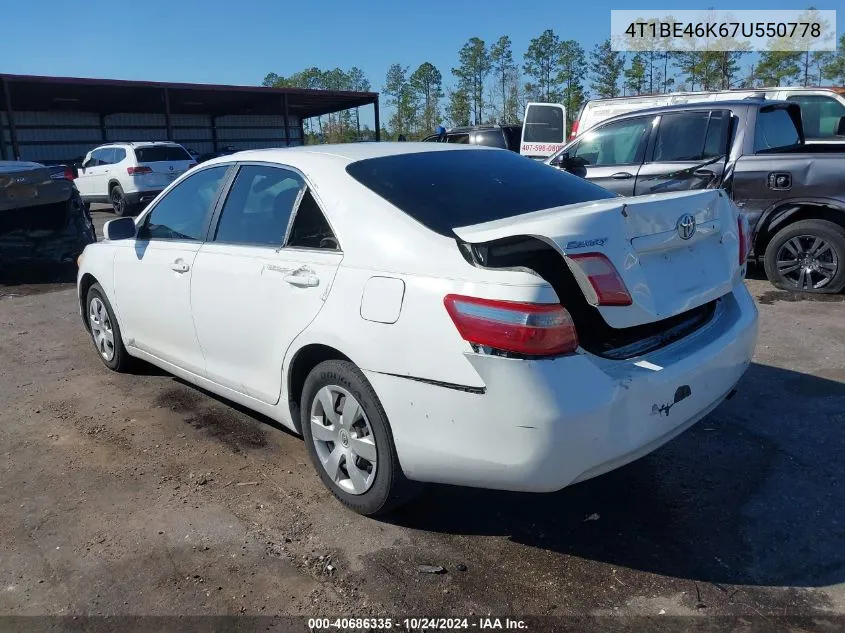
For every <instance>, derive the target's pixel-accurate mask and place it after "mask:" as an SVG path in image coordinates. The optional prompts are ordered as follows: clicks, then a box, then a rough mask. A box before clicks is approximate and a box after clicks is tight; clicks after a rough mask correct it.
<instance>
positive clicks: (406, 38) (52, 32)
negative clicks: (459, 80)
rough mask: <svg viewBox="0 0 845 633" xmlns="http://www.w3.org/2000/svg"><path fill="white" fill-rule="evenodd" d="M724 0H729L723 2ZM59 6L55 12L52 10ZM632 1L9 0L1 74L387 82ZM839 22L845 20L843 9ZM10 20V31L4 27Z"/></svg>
mask: <svg viewBox="0 0 845 633" xmlns="http://www.w3.org/2000/svg"><path fill="white" fill-rule="evenodd" d="M725 4H727V3H725ZM809 4H813V5H814V6H816V8H818V9H837V8H839V9H841V8H842V6H843V5H842V4H841V0H839V1H836V2H831V1H828V0H824V1H819V0H813V1H812V2H809V0H804V1H802V2H795V1H792V2H789V1H785V0H758V1H756V2H744V3H739V4H738V5H734V4H733V2H731V3H730V6H725V5H714V4H713V3H712V1H711V0H706V1H703V2H701V3H696V4H693V3H690V2H682V1H680V0H674V1H671V2H659V1H656V0H648V1H644V2H643V3H642V5H640V6H642V7H643V8H645V9H705V8H708V7H711V6H715V8H717V9H722V8H725V9H727V8H730V9H761V10H769V9H803V8H806V5H809ZM51 7H52V10H51ZM612 8H635V7H634V6H633V5H629V4H628V3H626V2H614V3H602V2H598V1H595V0H594V1H592V2H515V1H514V0H509V1H500V0H476V1H471V0H451V1H449V2H447V1H443V0H425V1H422V2H420V1H419V0H410V1H409V0H405V1H402V0H392V1H387V0H374V1H365V0H360V1H359V2H350V1H348V0H347V1H343V0H323V1H321V0H309V1H306V2H296V3H294V2H287V1H286V0H275V1H274V0H236V1H235V2H231V1H226V2H223V1H222V0H206V1H205V2H200V1H198V0H169V1H167V2H165V1H162V0H141V1H140V2H138V1H134V2H120V1H119V0H118V1H114V0H112V1H108V2H106V1H102V0H85V2H75V3H68V2H66V1H64V2H59V1H58V0H29V1H26V0H14V1H13V2H12V3H11V4H10V5H9V6H8V7H6V8H5V10H4V16H5V19H6V20H7V21H8V20H9V19H10V18H11V24H10V23H9V22H7V23H6V26H5V28H4V29H3V35H2V37H0V71H2V72H6V73H20V74H38V75H64V76H77V77H107V78H117V79H144V80H152V81H184V82H199V83H232V84H258V83H260V82H261V80H262V79H263V77H264V75H265V74H267V73H268V72H271V71H272V72H276V73H279V74H281V75H287V74H290V73H293V72H295V71H297V70H300V69H302V68H305V67H307V66H318V67H320V68H334V67H336V66H340V67H341V68H344V69H348V68H349V67H351V66H353V65H357V66H359V67H361V68H362V69H363V70H364V72H365V73H366V74H367V76H368V77H369V79H370V81H371V82H372V84H373V89H374V90H381V86H382V84H383V82H384V76H385V73H386V72H387V69H388V67H389V66H390V64H391V63H394V62H398V63H401V64H403V65H408V66H410V67H411V70H413V69H414V68H416V66H418V65H419V64H420V63H422V62H424V61H430V62H431V63H433V64H434V65H435V66H437V67H438V68H439V69H440V71H441V72H442V73H443V76H444V79H446V81H447V83H448V82H449V81H451V73H450V69H451V68H452V66H454V65H455V64H456V62H457V53H458V50H459V49H460V47H461V46H462V45H463V44H464V42H466V40H467V39H469V38H470V37H473V36H477V37H480V38H482V39H484V40H485V41H487V42H488V44H489V43H491V42H492V41H494V40H495V39H497V38H498V37H499V36H500V35H504V34H507V35H510V37H511V40H512V41H513V48H514V54H515V57H516V58H517V60H518V61H521V56H522V52H523V51H524V50H525V49H526V48H527V47H528V42H529V40H530V39H531V38H532V37H536V36H537V35H539V34H540V33H541V32H542V31H543V30H544V29H546V28H552V29H554V31H555V32H556V33H557V34H558V35H559V36H560V37H561V38H562V39H576V40H578V41H579V42H580V43H581V44H582V45H583V46H584V48H585V49H586V50H588V51H589V50H590V49H591V48H592V47H593V45H594V44H596V43H597V42H599V41H601V40H603V39H604V38H606V37H607V36H608V33H609V30H610V10H611V9H612ZM837 17H838V18H839V19H838V24H837V26H838V30H839V32H840V33H841V32H842V31H843V27H845V11H840V15H839V16H837ZM9 26H11V27H12V28H9Z"/></svg>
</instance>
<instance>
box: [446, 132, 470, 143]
mask: <svg viewBox="0 0 845 633" xmlns="http://www.w3.org/2000/svg"><path fill="white" fill-rule="evenodd" d="M446 142H447V143H458V144H459V145H469V134H450V135H449V136H448V137H447V138H446Z"/></svg>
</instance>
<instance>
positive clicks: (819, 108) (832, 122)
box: [787, 95, 845, 138]
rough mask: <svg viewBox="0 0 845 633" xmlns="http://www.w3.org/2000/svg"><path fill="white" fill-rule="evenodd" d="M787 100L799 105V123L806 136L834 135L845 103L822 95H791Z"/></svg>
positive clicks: (844, 109) (824, 136)
mask: <svg viewBox="0 0 845 633" xmlns="http://www.w3.org/2000/svg"><path fill="white" fill-rule="evenodd" d="M787 101H795V102H796V103H797V104H798V105H800V106H801V123H802V124H803V125H804V136H806V137H807V138H830V137H833V136H836V128H837V126H838V125H839V119H840V117H843V116H845V105H842V104H841V103H839V102H838V101H837V100H836V99H834V98H833V97H825V96H823V95H793V96H791V97H787Z"/></svg>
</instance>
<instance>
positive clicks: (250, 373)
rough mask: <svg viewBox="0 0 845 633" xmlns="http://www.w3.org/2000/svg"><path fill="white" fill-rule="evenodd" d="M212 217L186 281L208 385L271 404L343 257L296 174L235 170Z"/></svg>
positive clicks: (246, 166)
mask: <svg viewBox="0 0 845 633" xmlns="http://www.w3.org/2000/svg"><path fill="white" fill-rule="evenodd" d="M292 215H293V221H292V222H291V218H292ZM218 216H219V217H218V218H217V219H216V220H215V221H214V222H213V223H212V224H215V223H216V228H215V229H214V231H213V234H211V235H209V240H208V241H207V242H206V243H205V244H203V245H202V247H201V248H200V250H199V253H198V254H197V257H196V260H195V263H194V274H193V280H192V282H191V305H192V307H193V314H194V324H195V326H196V330H197V335H198V337H199V341H200V345H201V346H202V349H203V351H204V353H205V361H206V369H207V377H208V378H209V379H210V380H213V381H214V382H217V383H218V384H221V385H224V386H226V387H229V388H230V389H234V390H236V391H238V392H240V393H243V394H246V395H248V396H251V397H253V398H256V399H258V400H261V401H262V402H266V403H270V404H272V403H276V402H278V400H279V396H280V393H281V386H282V382H281V381H282V361H283V359H284V356H285V352H286V350H287V349H288V347H289V346H290V344H291V342H292V341H293V340H294V338H295V337H296V336H297V335H298V334H299V333H300V332H302V331H303V330H304V329H305V328H306V327H307V325H308V324H309V323H310V322H311V321H312V320H313V319H314V317H316V316H317V313H318V312H319V311H320V309H321V308H322V306H323V302H324V301H325V298H326V297H327V296H328V295H327V293H328V289H329V287H330V286H331V284H332V281H333V279H334V276H335V273H336V272H337V267H338V265H339V264H340V260H341V259H342V254H341V252H340V249H339V246H338V242H337V240H336V239H335V238H334V235H333V233H332V230H331V228H330V226H329V224H328V222H327V220H326V218H325V215H324V213H323V212H322V210H321V209H320V207H319V205H318V203H317V201H316V200H315V198H314V196H313V194H312V193H311V191H310V190H308V189H307V188H306V186H305V181H304V180H303V178H302V176H300V175H299V174H298V173H297V172H295V171H293V170H288V169H284V168H281V167H274V166H268V165H250V164H244V165H241V166H240V168H239V170H238V174H237V176H236V177H235V179H234V181H233V183H232V186H231V188H230V189H229V192H228V194H227V195H226V200H225V203H224V204H223V205H222V208H221V210H220V212H219V214H218ZM289 225H290V228H289ZM286 236H287V241H286Z"/></svg>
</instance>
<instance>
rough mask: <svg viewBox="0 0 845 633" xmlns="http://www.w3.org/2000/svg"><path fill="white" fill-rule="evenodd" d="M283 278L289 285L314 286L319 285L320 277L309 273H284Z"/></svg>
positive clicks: (299, 286)
mask: <svg viewBox="0 0 845 633" xmlns="http://www.w3.org/2000/svg"><path fill="white" fill-rule="evenodd" d="M283 279H284V280H285V281H286V282H288V283H289V284H290V285H291V286H297V287H298V288H313V287H314V286H318V285H320V278H319V277H317V275H311V274H305V275H295V274H294V275H285V276H284V277H283Z"/></svg>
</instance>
